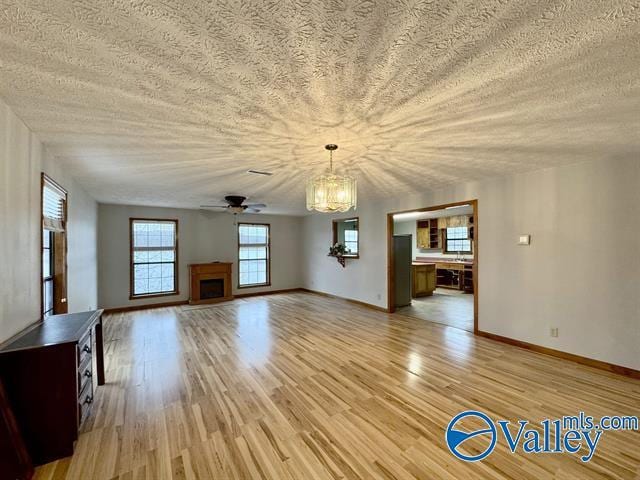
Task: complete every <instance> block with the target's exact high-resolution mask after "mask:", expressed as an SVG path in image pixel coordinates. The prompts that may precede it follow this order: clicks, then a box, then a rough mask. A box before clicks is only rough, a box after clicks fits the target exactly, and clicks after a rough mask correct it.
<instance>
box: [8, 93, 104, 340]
mask: <svg viewBox="0 0 640 480" xmlns="http://www.w3.org/2000/svg"><path fill="white" fill-rule="evenodd" d="M42 171H45V172H46V173H47V174H49V175H50V176H51V177H52V178H53V179H54V180H56V181H57V182H58V183H60V184H61V185H62V186H63V187H65V188H66V189H67V190H68V192H69V212H68V228H69V231H68V250H69V254H68V259H67V263H68V275H69V278H68V282H69V284H68V289H67V298H68V301H69V311H70V312H74V311H82V310H88V309H92V308H95V307H96V304H97V290H96V285H97V261H96V229H97V204H96V202H95V200H93V198H91V197H90V196H89V195H87V193H86V192H85V191H84V190H83V189H82V188H81V187H80V186H79V185H78V184H77V183H76V182H74V181H73V180H72V179H70V178H68V176H67V175H65V174H64V172H62V171H60V170H59V169H58V168H57V165H56V163H55V160H54V159H52V158H51V157H50V156H49V155H48V154H47V152H46V151H45V150H44V148H43V146H42V143H41V142H40V141H39V140H38V138H37V137H36V136H35V135H34V134H33V133H32V132H31V131H30V130H29V129H28V128H27V126H26V125H25V124H24V123H23V122H22V121H21V120H20V119H19V118H18V117H17V116H16V115H15V114H14V113H13V112H12V111H11V109H10V108H9V107H8V106H7V105H6V104H5V103H4V102H2V101H0V188H1V190H0V256H1V257H0V341H3V340H6V339H7V338H9V337H11V336H12V335H14V334H16V333H17V332H19V331H20V330H22V329H23V328H25V327H27V326H28V325H30V324H32V323H34V322H36V321H37V320H38V319H39V318H40V221H41V220H40V174H41V172H42Z"/></svg>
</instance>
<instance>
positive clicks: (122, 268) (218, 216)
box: [98, 204, 302, 308]
mask: <svg viewBox="0 0 640 480" xmlns="http://www.w3.org/2000/svg"><path fill="white" fill-rule="evenodd" d="M98 212H99V214H98V217H99V220H98V223H99V227H98V232H99V234H98V236H99V239H98V248H99V251H100V259H99V280H98V286H99V288H98V291H99V304H100V306H101V307H103V308H113V307H123V306H130V305H151V304H154V303H165V302H174V301H180V300H186V299H188V298H189V269H188V265H189V264H190V263H206V262H212V261H222V262H233V264H234V265H233V293H234V294H237V293H251V292H262V291H270V290H281V289H287V288H298V287H300V286H301V285H302V276H301V265H300V264H301V259H300V255H301V251H302V246H301V241H300V240H301V238H300V237H301V235H300V229H301V222H302V220H301V217H289V216H282V215H248V214H243V215H242V216H239V217H238V221H240V222H249V223H250V222H257V223H269V224H271V286H270V287H256V288H242V289H238V288H237V281H238V258H237V257H238V250H237V248H238V247H237V245H238V238H237V227H236V226H235V225H234V217H233V215H229V214H228V213H226V212H221V213H217V212H207V211H200V210H187V209H176V208H155V207H138V206H128V205H105V204H100V206H99V208H98ZM132 217H133V218H171V219H177V220H178V262H179V265H178V276H179V280H178V281H179V290H180V293H179V295H170V296H162V297H156V298H147V299H135V300H129V248H130V247H129V218H132Z"/></svg>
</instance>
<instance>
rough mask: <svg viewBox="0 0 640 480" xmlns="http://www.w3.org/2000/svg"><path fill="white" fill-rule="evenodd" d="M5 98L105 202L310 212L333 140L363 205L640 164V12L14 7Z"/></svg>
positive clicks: (315, 5)
mask: <svg viewBox="0 0 640 480" xmlns="http://www.w3.org/2000/svg"><path fill="white" fill-rule="evenodd" d="M0 96H2V98H3V99H4V100H5V101H6V102H7V103H8V104H9V105H10V106H11V108H12V109H13V110H14V111H15V112H16V114H17V115H18V116H20V117H21V118H22V119H23V120H24V121H25V123H26V124H27V125H28V126H29V127H30V128H31V129H32V130H33V131H34V132H35V133H36V134H37V135H38V136H39V138H40V139H41V140H42V141H43V142H44V143H45V145H46V146H47V148H48V149H49V150H50V151H51V153H52V154H53V155H55V157H56V158H57V160H58V161H59V162H61V163H62V164H63V165H64V167H65V168H66V169H67V170H68V171H69V172H70V173H71V174H72V175H73V176H74V177H75V178H76V179H77V180H78V181H79V183H80V184H82V185H83V186H84V187H85V188H86V189H87V191H89V192H90V193H91V194H92V195H93V196H94V197H95V198H96V199H97V200H99V201H101V202H108V203H130V204H140V205H158V206H175V207H197V206H198V205H200V204H202V203H212V202H216V201H219V200H220V199H221V198H222V197H224V195H227V194H243V195H246V196H248V197H249V198H250V200H249V201H250V202H252V203H255V202H264V203H266V204H268V205H269V208H267V209H265V210H264V212H266V213H290V214H302V213H305V210H304V180H305V179H306V178H308V177H309V176H312V175H315V174H318V173H320V172H322V171H323V169H325V168H326V167H327V154H326V152H325V150H324V145H325V144H326V143H337V144H339V146H340V148H339V150H338V151H337V152H336V155H335V157H334V159H335V165H336V169H337V170H338V171H346V172H349V173H350V174H352V175H354V176H355V177H356V178H357V179H358V182H359V198H360V201H366V200H367V199H372V198H376V197H381V196H389V195H399V194H408V193H417V192H424V191H426V190H430V189H436V188H440V187H443V186H446V185H451V184H454V183H460V182H465V181H473V180H480V179H483V178H487V177H493V176H496V175H505V174H509V173H514V172H522V171H527V170H533V169H538V168H543V167H548V166H556V165H560V164H564V163H572V162H578V161H583V160H590V159H603V158H604V159H607V158H609V159H612V160H614V159H615V158H617V157H621V156H627V157H628V156H630V155H631V156H635V157H638V158H639V161H640V156H639V152H640V2H638V1H611V0H602V1H596V0H581V1H570V0H561V1H540V0H517V1H503V0H502V1H493V0H476V1H471V0H469V1H445V0H438V1H436V0H424V1H420V0H412V1H410V0H406V1H400V0H398V1H391V0H381V1H373V0H360V1H357V0H353V1H347V0H345V1H340V0H295V1H287V0H284V1H283V0H255V1H247V0H237V1H215V2H211V1H197V0H191V1H183V0H174V1H171V0H109V1H96V0H73V1H61V0H40V1H36V0H29V1H27V0H23V1H15V0H1V1H0ZM248 169H257V170H266V171H269V172H273V175H272V176H270V177H260V176H255V175H251V174H248V173H246V171H247V170H248Z"/></svg>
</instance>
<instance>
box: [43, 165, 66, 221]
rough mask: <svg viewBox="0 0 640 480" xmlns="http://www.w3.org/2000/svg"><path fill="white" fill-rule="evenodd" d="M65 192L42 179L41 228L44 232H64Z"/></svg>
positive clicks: (47, 180)
mask: <svg viewBox="0 0 640 480" xmlns="http://www.w3.org/2000/svg"><path fill="white" fill-rule="evenodd" d="M66 207H67V192H65V191H64V190H62V189H61V188H60V187H58V186H57V185H55V184H54V183H53V182H51V181H50V180H49V179H47V178H46V177H44V179H43V185H42V226H43V228H44V229H45V230H51V231H54V232H64V229H65V217H66V212H65V209H66Z"/></svg>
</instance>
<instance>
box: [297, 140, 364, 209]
mask: <svg viewBox="0 0 640 480" xmlns="http://www.w3.org/2000/svg"><path fill="white" fill-rule="evenodd" d="M324 148H326V149H327V150H329V171H328V172H327V173H324V174H322V175H318V176H315V177H312V178H310V179H309V181H308V182H307V210H316V211H317V212H323V213H335V212H347V211H349V210H350V209H351V208H353V209H354V210H355V209H356V207H357V187H356V179H355V178H353V177H351V176H349V175H336V174H334V173H333V152H334V150H337V148H338V146H337V145H334V144H332V143H331V144H329V145H325V147H324Z"/></svg>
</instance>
